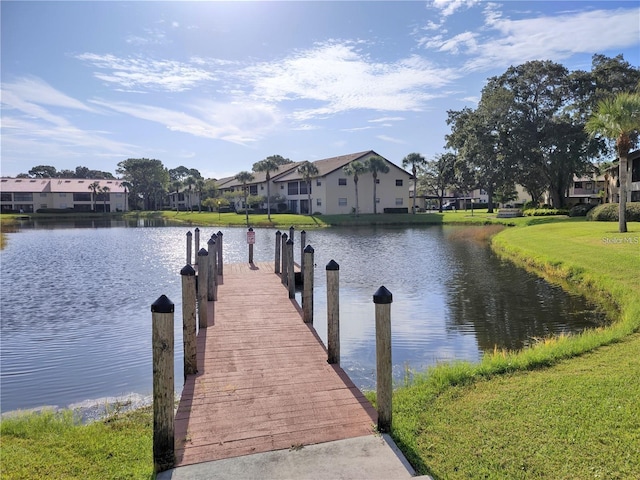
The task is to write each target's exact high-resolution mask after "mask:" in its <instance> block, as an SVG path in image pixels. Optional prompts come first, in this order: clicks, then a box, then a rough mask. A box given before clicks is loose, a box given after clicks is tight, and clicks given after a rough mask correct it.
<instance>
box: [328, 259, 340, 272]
mask: <svg viewBox="0 0 640 480" xmlns="http://www.w3.org/2000/svg"><path fill="white" fill-rule="evenodd" d="M326 269H327V270H330V271H331V270H340V265H338V263H337V262H336V261H335V260H331V261H330V262H329V263H327V267H326Z"/></svg>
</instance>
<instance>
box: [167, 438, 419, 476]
mask: <svg viewBox="0 0 640 480" xmlns="http://www.w3.org/2000/svg"><path fill="white" fill-rule="evenodd" d="M414 475H415V472H414V470H413V468H412V467H411V465H409V463H408V462H407V460H406V459H405V458H404V455H402V452H400V451H399V450H398V448H397V447H396V445H395V443H393V440H391V438H390V437H389V436H388V435H367V436H364V437H355V438H349V439H345V440H337V441H334V442H327V443H319V444H315V445H308V446H304V447H301V448H291V449H288V450H277V451H273V452H265V453H256V454H254V455H245V456H243V457H236V458H227V459H223V460H216V461H213V462H205V463H198V464H194V465H188V466H184V467H179V468H176V469H174V470H168V471H166V472H162V473H160V474H158V476H157V477H156V478H157V480H237V479H243V480H251V479H260V480H359V479H362V480H396V479H397V480H402V479H410V478H422V479H428V478H430V477H428V476H421V477H414Z"/></svg>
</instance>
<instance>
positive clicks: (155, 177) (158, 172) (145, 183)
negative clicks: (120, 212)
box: [116, 158, 169, 210]
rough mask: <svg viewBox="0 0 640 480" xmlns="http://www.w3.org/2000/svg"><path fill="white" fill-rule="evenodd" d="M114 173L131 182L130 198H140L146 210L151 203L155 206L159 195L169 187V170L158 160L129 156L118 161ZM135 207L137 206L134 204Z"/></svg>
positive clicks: (136, 199)
mask: <svg viewBox="0 0 640 480" xmlns="http://www.w3.org/2000/svg"><path fill="white" fill-rule="evenodd" d="M116 173H117V174H118V175H121V176H122V179H123V180H126V181H127V182H129V183H130V184H131V189H130V190H129V191H130V199H131V200H133V201H136V202H137V201H138V199H142V201H143V205H142V207H143V208H144V209H146V210H151V207H152V203H154V204H155V205H154V206H155V207H157V206H158V198H159V196H160V197H161V196H162V194H163V192H164V193H166V192H167V189H168V187H169V172H168V171H167V169H166V168H165V167H164V165H163V164H162V162H161V161H160V160H155V159H148V158H129V159H127V160H123V161H122V162H120V163H118V168H117V169H116ZM132 206H134V205H132ZM135 208H139V206H138V205H137V204H136V205H135Z"/></svg>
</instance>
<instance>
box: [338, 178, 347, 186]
mask: <svg viewBox="0 0 640 480" xmlns="http://www.w3.org/2000/svg"><path fill="white" fill-rule="evenodd" d="M346 184H347V179H346V178H339V179H338V185H346Z"/></svg>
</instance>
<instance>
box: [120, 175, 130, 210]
mask: <svg viewBox="0 0 640 480" xmlns="http://www.w3.org/2000/svg"><path fill="white" fill-rule="evenodd" d="M120 185H121V186H122V187H123V188H124V211H125V212H126V211H127V209H128V208H127V207H128V203H129V192H130V191H131V183H130V182H127V181H126V180H125V181H122V182H120Z"/></svg>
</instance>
